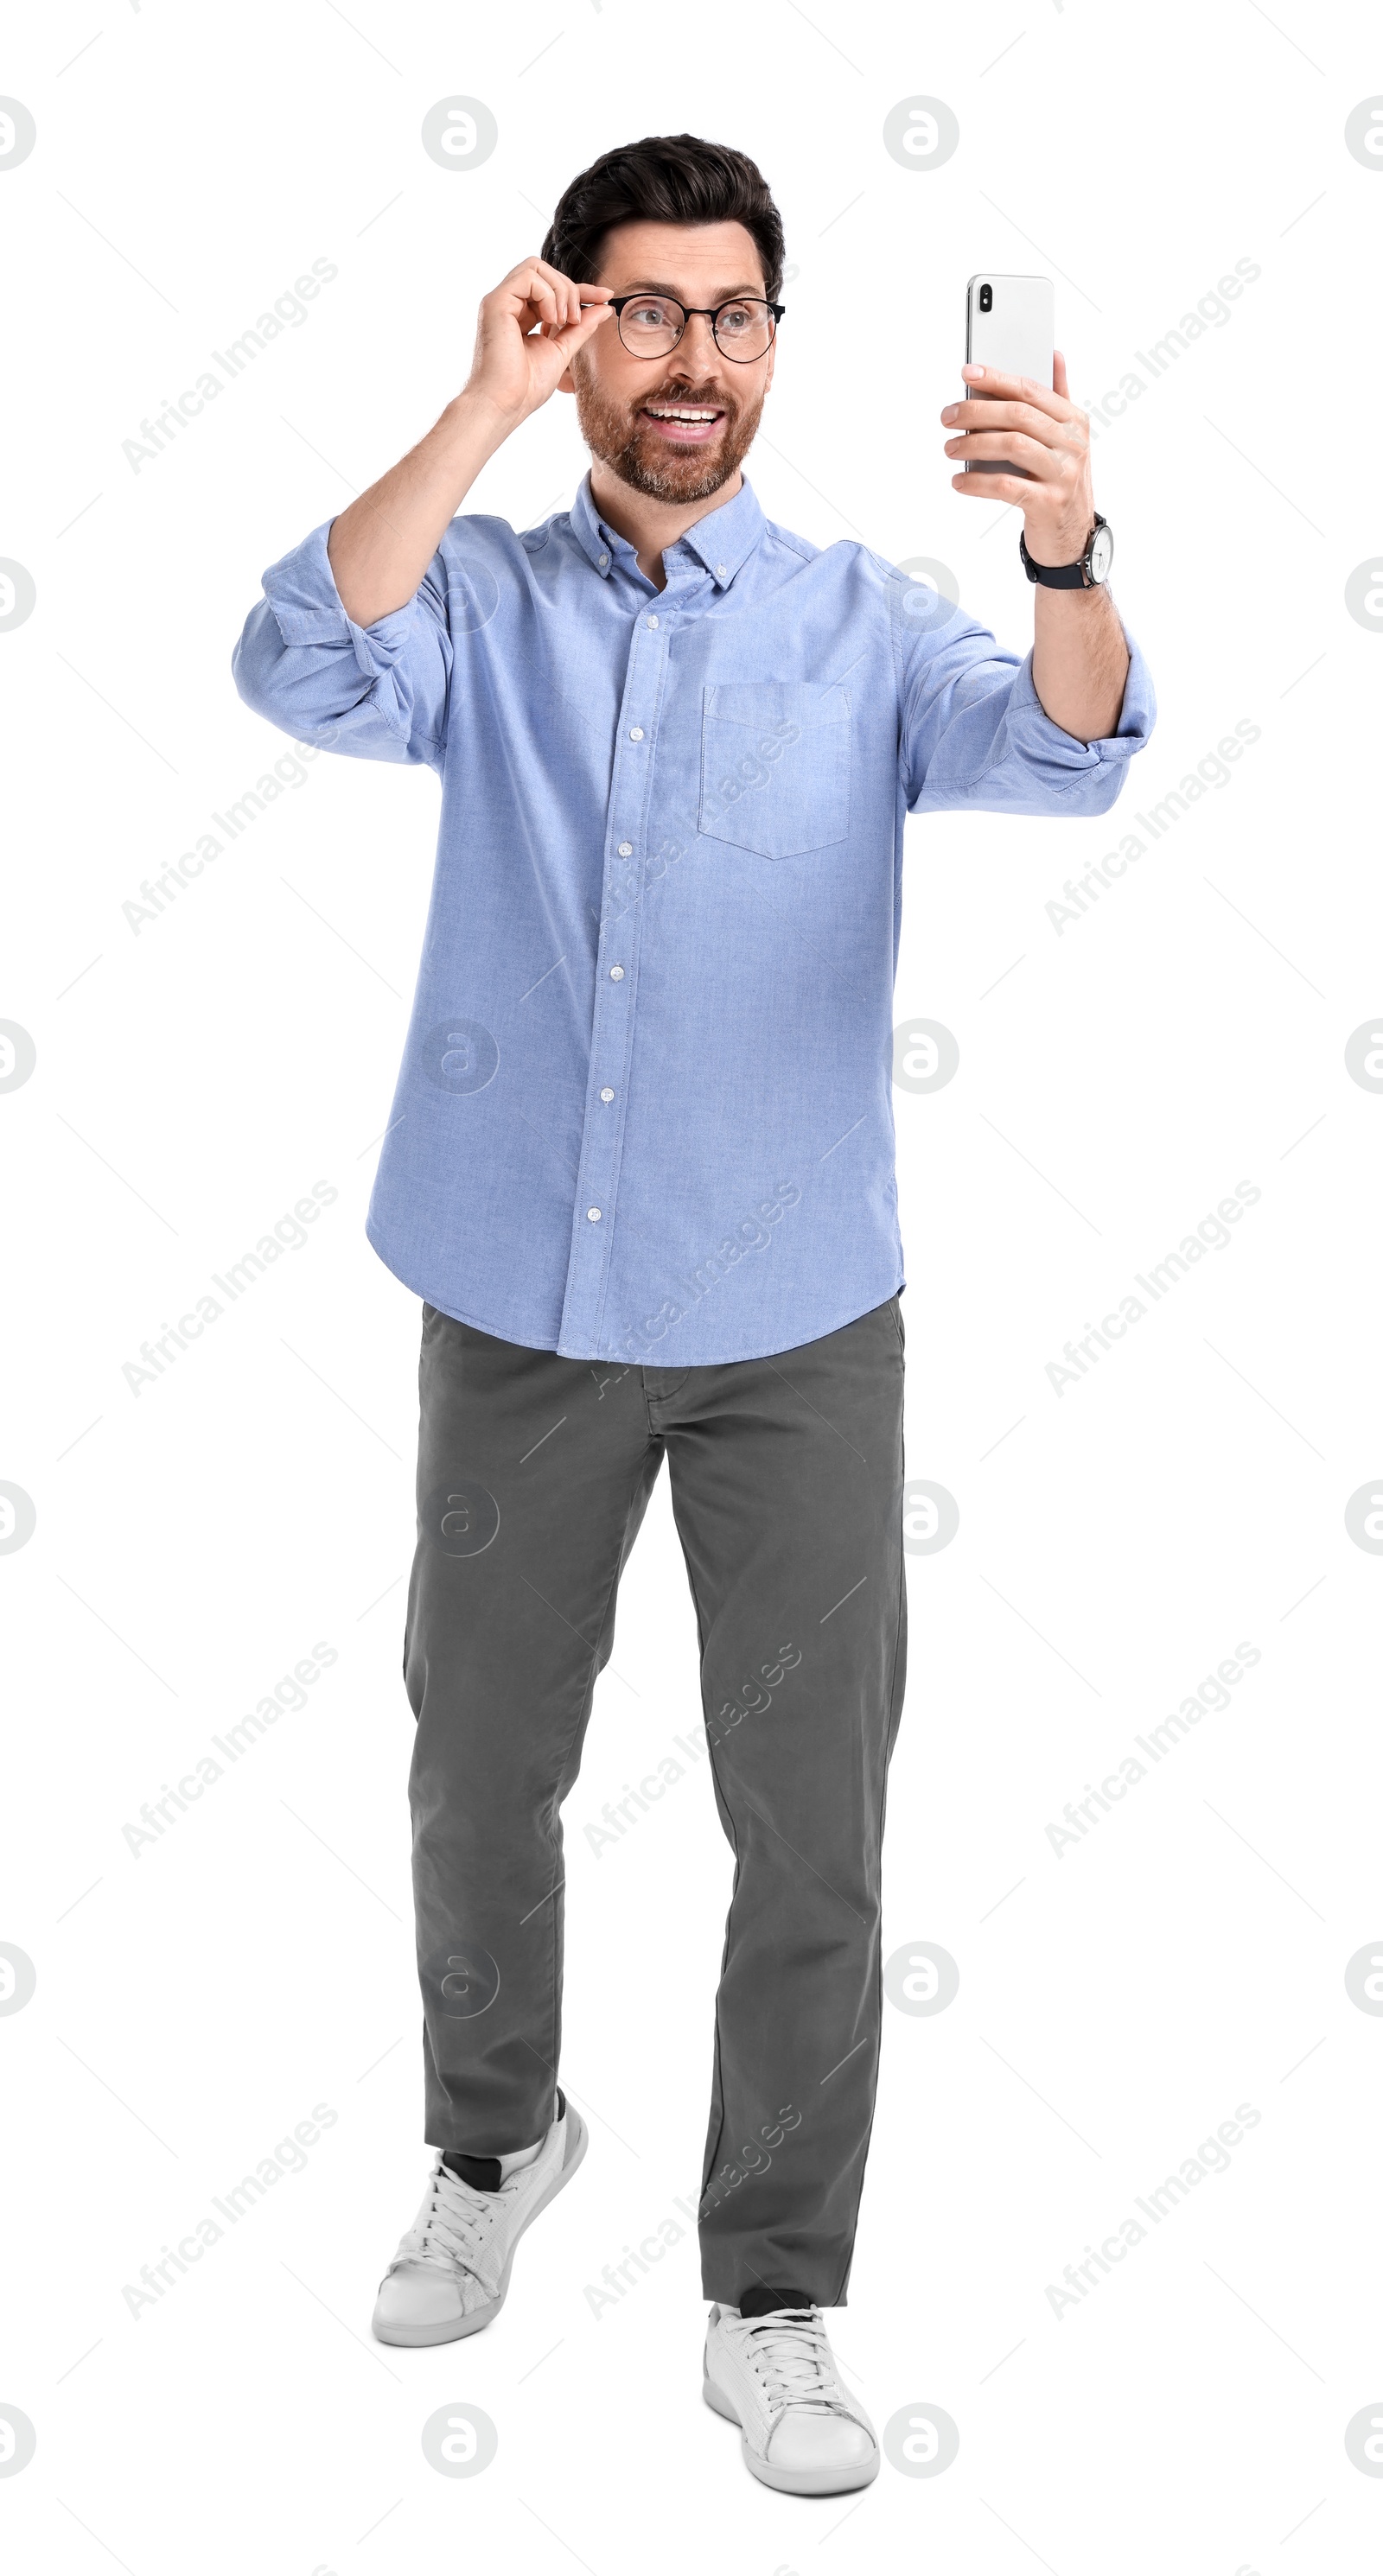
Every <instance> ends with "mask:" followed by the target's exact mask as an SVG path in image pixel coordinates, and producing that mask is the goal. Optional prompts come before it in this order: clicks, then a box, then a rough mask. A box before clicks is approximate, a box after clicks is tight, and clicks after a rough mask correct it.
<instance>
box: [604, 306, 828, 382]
mask: <svg viewBox="0 0 1383 2576" xmlns="http://www.w3.org/2000/svg"><path fill="white" fill-rule="evenodd" d="M609 309H610V311H611V312H612V313H613V314H614V316H615V328H616V330H617V331H618V332H619V336H620V339H621V340H622V342H623V344H624V346H625V348H626V349H627V350H628V351H629V354H630V356H631V357H632V358H665V357H666V356H667V355H668V352H669V351H670V350H672V349H675V348H676V346H677V343H678V341H679V340H680V339H681V337H682V334H683V332H684V331H685V329H686V327H687V324H688V322H689V321H690V320H691V318H692V316H693V314H702V315H704V316H705V318H706V320H707V321H708V322H709V323H710V326H711V331H712V334H713V336H714V339H715V344H716V347H717V348H718V349H719V351H720V353H721V355H722V357H725V358H729V359H731V360H733V362H734V364H735V365H736V366H739V367H742V366H746V365H747V364H748V363H749V361H750V360H751V359H753V358H762V357H764V356H765V355H766V353H767V351H768V350H769V349H770V348H771V347H772V345H773V340H774V337H775V334H776V331H777V327H778V324H779V323H780V322H781V321H782V318H783V315H784V314H785V312H786V311H787V306H786V305H785V304H768V303H766V302H764V300H763V299H762V298H761V297H759V296H757V295H754V296H742V295H736V296H733V297H732V298H731V299H730V300H729V302H728V303H725V304H716V305H709V304H679V303H678V301H677V299H676V297H675V296H672V295H614V296H612V297H611V299H610V308H609Z"/></svg>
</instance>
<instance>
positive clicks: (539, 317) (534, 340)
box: [465, 259, 610, 429]
mask: <svg viewBox="0 0 1383 2576" xmlns="http://www.w3.org/2000/svg"><path fill="white" fill-rule="evenodd" d="M609 312H610V290H609V287H608V286H577V285H576V284H575V283H574V282H573V280H572V279H571V278H569V277H564V276H563V275H562V272H561V270H560V268H551V267H549V265H548V262H547V261H546V260H545V259H524V260H520V262H519V265H518V267H517V268H511V269H510V271H509V274H508V276H507V277H506V278H505V279H503V281H502V282H501V284H500V285H498V286H497V287H496V288H495V289H494V292H493V293H492V294H490V295H487V296H486V297H485V299H484V301H483V303H482V304H481V307H480V319H479V322H478V324H477V327H476V335H475V358H474V361H473V363H472V366H471V372H470V377H469V379H468V381H467V384H466V388H465V390H466V394H467V395H468V396H469V397H471V398H472V399H473V400H475V401H477V402H484V403H487V404H489V405H490V406H492V408H493V409H494V411H495V412H496V414H497V415H498V417H499V418H500V419H501V420H503V421H504V422H505V423H506V425H507V426H508V428H510V429H513V428H516V427H517V425H518V423H519V422H520V421H521V420H526V419H527V418H528V415H529V413H530V412H534V411H537V410H539V409H540V407H541V406H542V404H543V403H545V402H546V401H547V400H548V397H549V395H551V394H553V393H555V392H556V389H557V385H558V382H559V380H560V378H561V377H562V376H563V375H565V373H566V370H567V368H568V367H569V366H570V365H571V362H572V359H573V357H574V355H575V353H576V351H577V350H578V349H583V348H584V347H585V345H586V342H587V341H588V340H589V339H591V338H593V336H594V334H595V333H596V332H597V331H598V330H599V328H600V325H601V323H602V322H604V321H606V320H608V318H609Z"/></svg>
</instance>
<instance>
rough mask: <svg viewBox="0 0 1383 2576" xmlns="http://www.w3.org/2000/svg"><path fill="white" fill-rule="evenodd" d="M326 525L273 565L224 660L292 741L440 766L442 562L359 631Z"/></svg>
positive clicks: (254, 703)
mask: <svg viewBox="0 0 1383 2576" xmlns="http://www.w3.org/2000/svg"><path fill="white" fill-rule="evenodd" d="M331 526H332V522H331V520H330V519H327V520H325V521H324V522H323V524H322V526H321V527H320V528H314V529H313V531H312V534H311V536H309V537H304V539H303V541H302V544H301V545H299V546H295V547H294V548H293V550H292V552H291V554H286V555H283V556H281V557H280V560H279V561H278V562H277V563H276V564H271V565H270V566H269V569H268V571H267V572H266V573H265V575H264V597H263V598H262V599H261V600H259V601H257V603H256V605H255V606H254V607H253V608H252V609H251V611H250V614H249V616H248V617H247V618H246V620H245V624H244V628H243V630H242V632H241V636H240V641H239V643H238V644H237V645H236V647H235V651H234V653H233V654H232V656H231V671H232V675H233V677H234V680H235V685H236V687H237V689H238V690H239V692H240V695H241V697H242V698H243V699H244V701H245V704H246V705H247V706H249V707H253V708H254V710H255V713H256V714H257V715H261V716H267V717H268V720H269V722H270V724H273V725H277V726H278V727H279V728H280V730H281V731H282V732H284V733H287V734H291V735H292V736H293V739H294V740H295V741H297V742H313V743H317V744H318V745H319V746H320V747H321V749H322V750H324V751H340V752H345V753H347V754H348V755H349V756H350V757H352V758H353V759H356V760H398V761H420V762H426V763H427V764H428V766H429V767H431V768H434V769H439V768H440V767H441V765H442V759H443V754H444V747H445V742H446V729H447V694H448V687H449V683H450V679H451V664H452V639H451V634H450V630H449V627H448V623H447V576H446V566H445V563H444V561H443V558H442V555H441V554H440V552H439V553H438V554H436V555H434V556H433V559H432V562H431V563H430V564H429V566H428V569H427V571H426V572H425V573H424V575H423V578H422V581H421V582H420V583H419V585H418V588H417V590H416V591H415V592H414V594H413V597H412V598H411V599H410V600H409V601H408V602H407V604H406V605H405V606H404V607H403V608H398V609H394V610H392V611H391V613H390V614H389V616H387V617H380V618H377V619H376V620H375V623H374V625H373V626H357V624H356V622H355V619H354V618H353V617H348V616H347V614H346V611H345V609H344V608H343V606H342V604H341V597H340V593H339V592H338V590H337V587H336V583H335V579H334V578H333V575H332V569H331V564H330V561H329V559H328V556H327V538H328V535H329V534H330V531H331Z"/></svg>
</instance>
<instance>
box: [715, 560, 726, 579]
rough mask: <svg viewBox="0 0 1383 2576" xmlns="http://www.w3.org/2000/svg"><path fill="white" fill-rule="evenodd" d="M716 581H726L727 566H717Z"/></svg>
mask: <svg viewBox="0 0 1383 2576" xmlns="http://www.w3.org/2000/svg"><path fill="white" fill-rule="evenodd" d="M716 579H717V581H724V579H725V566H724V564H717V565H716Z"/></svg>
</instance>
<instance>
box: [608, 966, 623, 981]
mask: <svg viewBox="0 0 1383 2576" xmlns="http://www.w3.org/2000/svg"><path fill="white" fill-rule="evenodd" d="M610 981H611V983H612V984H622V983H623V982H624V968H623V967H622V966H612V967H611V969H610Z"/></svg>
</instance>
